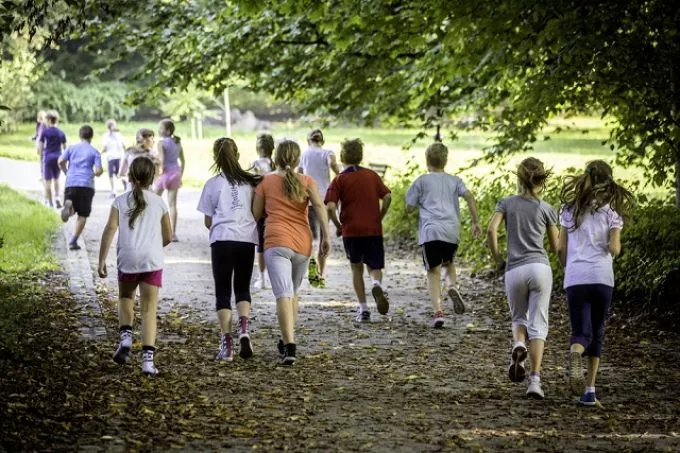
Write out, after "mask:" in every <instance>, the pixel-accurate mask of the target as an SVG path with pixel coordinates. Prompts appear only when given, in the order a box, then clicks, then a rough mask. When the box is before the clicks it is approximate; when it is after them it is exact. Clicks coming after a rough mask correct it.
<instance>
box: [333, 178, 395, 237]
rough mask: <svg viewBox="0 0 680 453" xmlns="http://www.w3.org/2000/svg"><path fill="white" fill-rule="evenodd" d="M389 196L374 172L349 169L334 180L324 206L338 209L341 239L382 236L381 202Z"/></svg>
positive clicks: (387, 190)
mask: <svg viewBox="0 0 680 453" xmlns="http://www.w3.org/2000/svg"><path fill="white" fill-rule="evenodd" d="M389 193H390V189H388V188H387V187H386V186H385V184H383V182H382V179H380V176H378V174H377V173H376V172H374V171H373V170H369V169H367V168H363V167H359V166H351V167H347V168H346V169H345V170H344V171H343V172H342V173H340V174H339V175H338V176H336V177H335V179H333V182H331V185H330V186H329V187H328V191H327V192H326V199H325V200H324V203H326V204H328V203H335V204H339V205H340V223H342V235H343V236H344V237H366V236H382V219H381V218H380V200H382V198H383V197H384V196H385V195H387V194H389Z"/></svg>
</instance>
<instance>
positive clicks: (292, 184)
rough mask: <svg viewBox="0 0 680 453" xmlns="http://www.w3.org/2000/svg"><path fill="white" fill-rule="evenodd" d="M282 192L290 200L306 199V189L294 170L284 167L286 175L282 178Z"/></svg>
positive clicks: (300, 200)
mask: <svg viewBox="0 0 680 453" xmlns="http://www.w3.org/2000/svg"><path fill="white" fill-rule="evenodd" d="M283 193H284V194H285V195H286V198H288V199H289V200H291V201H297V202H304V201H305V200H306V199H307V189H306V188H305V186H304V185H303V184H302V182H301V181H300V178H299V177H298V174H297V172H296V171H295V170H293V169H292V168H290V166H287V167H286V175H285V176H284V179H283Z"/></svg>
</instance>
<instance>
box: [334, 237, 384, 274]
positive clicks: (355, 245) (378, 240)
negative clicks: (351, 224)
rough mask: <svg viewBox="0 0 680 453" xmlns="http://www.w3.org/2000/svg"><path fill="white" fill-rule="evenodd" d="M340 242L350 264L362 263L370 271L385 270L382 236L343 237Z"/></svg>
mask: <svg viewBox="0 0 680 453" xmlns="http://www.w3.org/2000/svg"><path fill="white" fill-rule="evenodd" d="M342 242H343V244H344V245H345V253H346V254H347V259H348V260H349V262H350V263H352V264H358V263H364V264H365V265H366V266H368V267H369V268H370V269H384V268H385V248H384V246H383V238H382V236H366V237H343V238H342Z"/></svg>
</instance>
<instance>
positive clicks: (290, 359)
mask: <svg viewBox="0 0 680 453" xmlns="http://www.w3.org/2000/svg"><path fill="white" fill-rule="evenodd" d="M284 350H285V352H284V354H283V358H282V359H281V363H282V364H283V365H288V366H290V365H293V364H294V363H295V343H288V344H287V345H285V346H284Z"/></svg>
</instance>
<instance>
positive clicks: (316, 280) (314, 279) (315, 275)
mask: <svg viewBox="0 0 680 453" xmlns="http://www.w3.org/2000/svg"><path fill="white" fill-rule="evenodd" d="M321 278H322V277H320V276H319V268H318V267H317V265H316V260H315V259H314V258H310V259H309V266H308V268H307V279H308V280H309V284H310V285H312V286H313V287H314V288H319V286H320V285H321ZM324 283H325V282H324Z"/></svg>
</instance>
